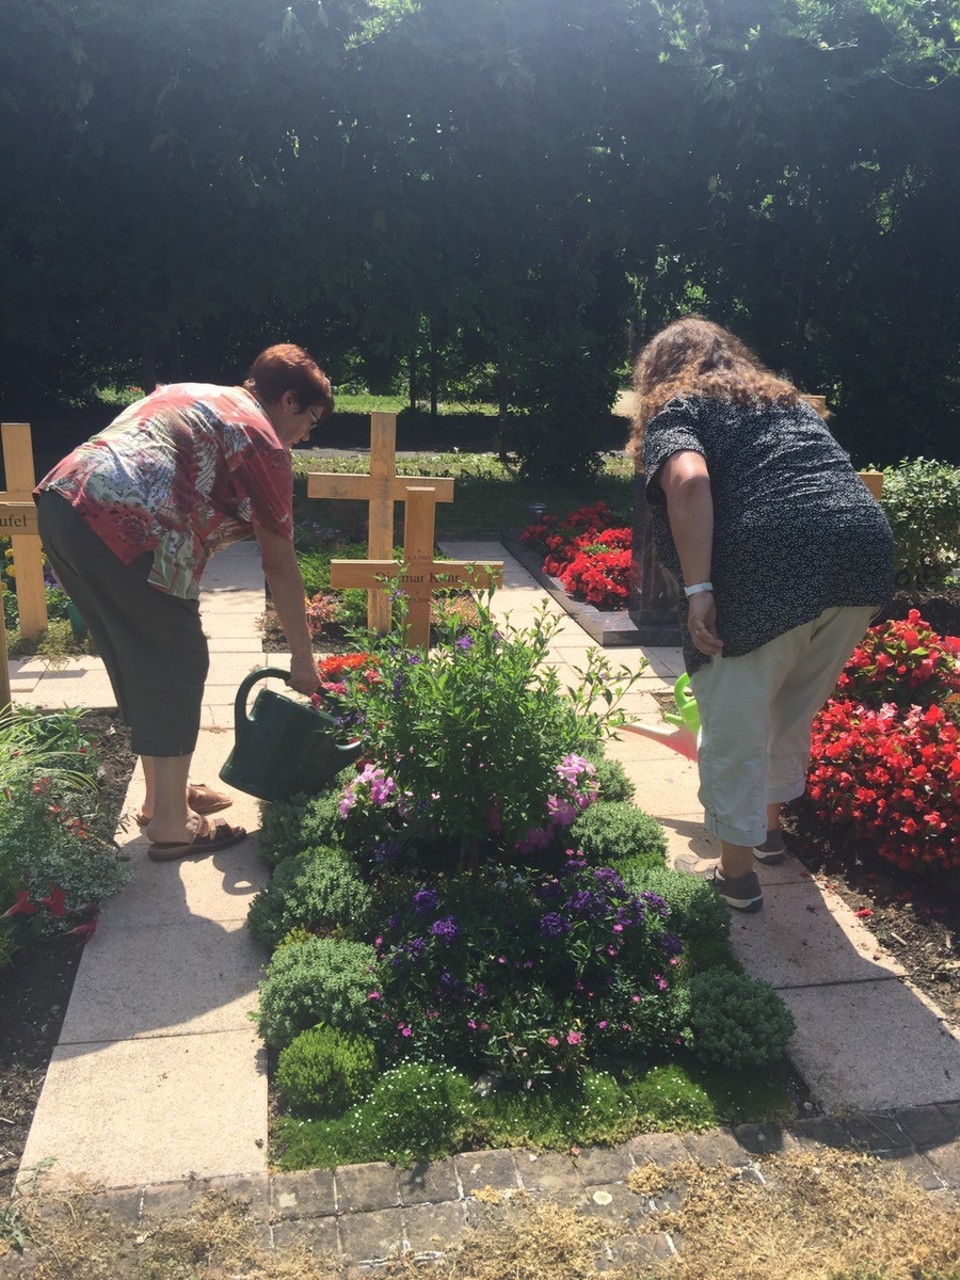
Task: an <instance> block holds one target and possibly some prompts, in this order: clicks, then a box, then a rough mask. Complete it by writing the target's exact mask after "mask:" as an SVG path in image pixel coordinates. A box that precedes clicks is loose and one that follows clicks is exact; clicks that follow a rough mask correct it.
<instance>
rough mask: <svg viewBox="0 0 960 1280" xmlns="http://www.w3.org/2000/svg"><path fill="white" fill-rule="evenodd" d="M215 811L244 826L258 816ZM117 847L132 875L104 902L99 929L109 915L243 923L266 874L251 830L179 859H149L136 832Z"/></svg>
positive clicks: (127, 919)
mask: <svg viewBox="0 0 960 1280" xmlns="http://www.w3.org/2000/svg"><path fill="white" fill-rule="evenodd" d="M218 816H219V817H224V818H227V819H228V820H229V821H230V822H241V824H242V825H248V824H249V825H248V829H252V828H254V827H255V826H256V825H259V820H258V819H257V818H252V819H247V818H245V817H243V815H242V814H237V813H236V812H235V810H233V809H228V810H225V811H224V813H222V814H220V815H218ZM121 847H122V849H123V853H124V854H125V855H126V856H127V857H129V858H130V859H131V862H132V864H133V879H132V880H131V881H130V883H129V884H127V885H125V886H124V888H123V889H122V890H121V892H120V893H119V894H118V895H117V896H116V897H115V898H111V899H110V901H109V902H107V903H106V904H105V905H104V908H103V912H102V916H103V919H102V926H101V928H102V930H106V929H107V928H108V927H109V928H112V927H113V921H114V920H116V921H117V924H118V926H119V927H121V928H122V927H127V928H132V927H134V926H136V927H138V928H139V927H146V926H150V925H159V924H182V923H184V922H185V921H188V920H190V919H191V918H193V917H195V918H197V919H198V920H206V921H218V922H219V923H220V924H227V923H228V922H230V921H233V922H236V923H237V924H244V923H245V922H246V918H247V912H248V911H249V909H250V903H251V902H252V901H253V899H254V897H255V896H256V894H257V893H259V892H260V890H261V889H262V888H263V887H264V885H266V884H267V882H268V880H269V872H268V870H267V868H266V867H265V866H264V865H263V863H262V862H261V861H260V853H259V844H258V841H257V837H256V834H254V835H252V836H250V837H248V839H246V840H244V841H242V842H241V843H240V844H236V845H233V846H232V847H231V848H229V849H221V850H219V852H217V853H214V854H212V855H210V857H207V858H181V859H180V860H179V861H178V862H151V861H150V860H149V858H148V857H147V852H146V850H147V840H146V839H145V838H144V837H143V836H140V835H139V834H137V835H136V836H131V837H130V840H129V843H127V844H125V845H122V846H121ZM98 936H99V934H98Z"/></svg>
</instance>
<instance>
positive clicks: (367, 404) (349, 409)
mask: <svg viewBox="0 0 960 1280" xmlns="http://www.w3.org/2000/svg"><path fill="white" fill-rule="evenodd" d="M334 400H335V401H336V412H337V413H404V412H406V411H407V410H409V408H410V400H409V397H408V396H405V395H402V396H375V395H371V394H370V393H369V392H368V391H365V392H358V393H357V394H352V393H351V392H348V391H336V390H335V391H334ZM417 408H418V410H420V411H421V412H424V413H426V412H427V411H428V410H429V408H430V406H429V404H428V403H425V402H424V401H418V402H417ZM438 408H439V410H440V412H441V413H442V414H443V416H444V417H448V416H450V415H452V414H462V413H472V414H481V415H482V416H483V417H495V416H496V413H497V406H496V405H495V404H485V403H482V402H480V403H475V404H474V403H471V404H461V403H459V402H458V401H448V402H445V403H444V404H441V405H439V406H438Z"/></svg>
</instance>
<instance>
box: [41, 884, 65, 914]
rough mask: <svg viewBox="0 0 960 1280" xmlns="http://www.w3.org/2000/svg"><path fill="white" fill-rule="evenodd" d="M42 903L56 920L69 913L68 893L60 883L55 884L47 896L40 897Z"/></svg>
mask: <svg viewBox="0 0 960 1280" xmlns="http://www.w3.org/2000/svg"><path fill="white" fill-rule="evenodd" d="M40 905H41V906H43V907H46V908H47V910H48V911H49V912H50V914H51V915H52V916H53V918H54V919H55V920H60V919H62V917H63V916H65V915H66V914H67V895H66V894H65V893H64V891H63V890H62V889H61V888H60V887H59V885H54V886H53V888H52V889H51V890H50V892H49V893H48V894H47V896H46V897H45V898H41V899H40Z"/></svg>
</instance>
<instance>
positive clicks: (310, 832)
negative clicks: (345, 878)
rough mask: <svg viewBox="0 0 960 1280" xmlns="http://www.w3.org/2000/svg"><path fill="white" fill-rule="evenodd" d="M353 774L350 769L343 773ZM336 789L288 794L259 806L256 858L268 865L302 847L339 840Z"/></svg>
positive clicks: (289, 855)
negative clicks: (258, 852) (309, 793)
mask: <svg viewBox="0 0 960 1280" xmlns="http://www.w3.org/2000/svg"><path fill="white" fill-rule="evenodd" d="M345 773H346V771H344V773H340V774H338V775H337V777H338V778H343V777H344V774H345ZM353 773H354V771H353V770H350V771H349V774H348V775H347V776H348V777H352V776H353ZM340 791H341V788H340V787H337V786H334V787H330V788H328V789H327V790H325V791H322V792H321V793H320V794H319V795H316V796H305V795H296V796H290V797H289V798H288V799H286V800H276V801H274V802H273V803H272V804H262V805H261V806H260V815H261V817H260V857H261V858H262V859H263V861H264V862H265V863H266V865H267V866H268V867H275V866H276V865H277V864H278V863H279V862H281V861H282V860H283V859H284V858H289V857H291V856H293V855H294V854H297V853H300V852H301V851H302V850H304V849H312V848H316V847H318V846H320V845H331V844H337V843H339V837H340V834H341V829H342V827H343V822H342V820H341V818H340V808H339V805H340Z"/></svg>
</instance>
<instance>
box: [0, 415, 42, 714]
mask: <svg viewBox="0 0 960 1280" xmlns="http://www.w3.org/2000/svg"><path fill="white" fill-rule="evenodd" d="M0 439H2V448H3V470H4V473H5V475H6V477H7V488H6V490H5V491H3V492H0V536H4V537H9V538H10V542H11V546H12V547H13V571H14V573H15V574H16V581H17V605H18V606H19V610H20V634H21V635H22V636H25V637H27V638H28V639H31V640H35V639H36V638H37V637H38V636H39V635H40V634H41V633H42V632H43V630H44V628H45V627H46V625H47V596H46V591H45V588H44V582H43V554H42V552H41V549H40V536H39V534H38V532H37V508H36V505H35V504H34V501H33V487H34V485H35V483H36V480H35V477H34V470H33V448H32V446H31V441H30V424H29V423H28V422H4V423H3V424H2V425H0ZM9 702H10V668H9V665H8V656H7V633H6V629H5V627H4V621H3V609H2V607H0V707H5V706H7V705H8V703H9Z"/></svg>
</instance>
